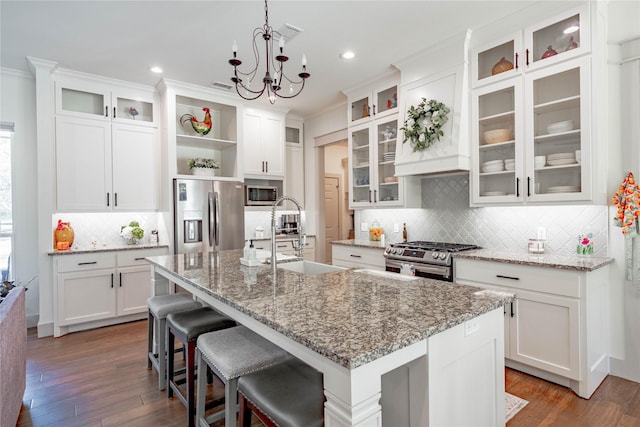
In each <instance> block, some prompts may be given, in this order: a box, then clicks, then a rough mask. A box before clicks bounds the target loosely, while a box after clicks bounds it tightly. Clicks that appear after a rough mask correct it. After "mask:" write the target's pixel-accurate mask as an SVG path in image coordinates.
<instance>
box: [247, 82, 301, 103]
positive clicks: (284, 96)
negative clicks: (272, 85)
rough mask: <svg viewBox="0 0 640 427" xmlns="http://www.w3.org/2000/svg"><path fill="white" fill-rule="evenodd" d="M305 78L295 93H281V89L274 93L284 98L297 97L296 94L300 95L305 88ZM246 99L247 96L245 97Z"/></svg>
mask: <svg viewBox="0 0 640 427" xmlns="http://www.w3.org/2000/svg"><path fill="white" fill-rule="evenodd" d="M304 82H305V81H304V80H302V84H301V85H300V88H299V89H298V91H297V92H296V93H294V94H293V95H280V94H279V93H278V92H279V91H274V92H273V94H274V95H275V96H277V97H278V98H283V99H290V98H295V97H296V96H298V95H300V92H302V89H304ZM245 99H246V98H245Z"/></svg>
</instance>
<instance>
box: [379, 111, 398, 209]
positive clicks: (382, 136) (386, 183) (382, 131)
mask: <svg viewBox="0 0 640 427" xmlns="http://www.w3.org/2000/svg"><path fill="white" fill-rule="evenodd" d="M397 135H398V120H397V119H393V120H387V121H382V122H379V121H376V127H375V136H376V140H377V144H376V147H377V162H378V168H377V174H376V175H377V178H376V182H377V184H378V185H377V189H375V188H374V201H376V202H380V203H382V204H384V203H385V202H391V203H390V204H392V202H397V201H398V197H399V194H400V192H399V189H398V186H399V184H398V181H399V179H398V177H397V176H394V175H395V173H396V168H395V166H394V165H393V164H394V162H395V160H396V142H397ZM376 193H377V194H376Z"/></svg>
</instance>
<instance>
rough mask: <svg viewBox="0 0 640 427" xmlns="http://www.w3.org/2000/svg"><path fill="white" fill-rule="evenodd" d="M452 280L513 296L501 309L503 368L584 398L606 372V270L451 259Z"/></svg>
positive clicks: (607, 367) (605, 268)
mask: <svg viewBox="0 0 640 427" xmlns="http://www.w3.org/2000/svg"><path fill="white" fill-rule="evenodd" d="M454 271H455V282H456V283H460V284H465V285H472V286H479V287H482V288H485V289H492V290H496V291H503V292H509V293H513V294H515V295H516V299H515V301H514V302H513V303H512V304H511V305H507V306H505V310H504V314H505V358H506V359H507V360H506V365H507V366H511V367H513V368H515V369H518V370H522V371H524V372H527V373H529V374H532V375H535V376H538V377H541V378H544V379H547V380H549V381H553V382H556V383H559V384H562V385H565V386H567V387H570V388H571V389H573V390H574V391H575V392H576V394H578V395H579V396H581V397H584V398H589V397H590V396H591V394H592V393H593V392H594V391H595V389H596V388H597V387H598V385H600V383H601V382H602V380H604V378H605V377H606V375H607V374H608V372H609V359H608V344H607V343H608V340H607V336H606V332H605V331H606V330H607V325H608V320H607V313H608V308H607V307H608V287H607V282H608V268H607V267H602V268H600V269H598V270H594V271H579V270H565V269H555V268H546V267H532V266H523V265H516V264H508V263H500V262H492V261H481V260H470V259H456V260H455V267H454Z"/></svg>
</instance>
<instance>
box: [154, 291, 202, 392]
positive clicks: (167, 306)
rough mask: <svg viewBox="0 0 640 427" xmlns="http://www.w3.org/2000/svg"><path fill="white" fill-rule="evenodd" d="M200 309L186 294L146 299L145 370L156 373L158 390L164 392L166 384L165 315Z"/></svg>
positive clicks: (198, 304) (197, 303) (200, 305)
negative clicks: (147, 313) (155, 348)
mask: <svg viewBox="0 0 640 427" xmlns="http://www.w3.org/2000/svg"><path fill="white" fill-rule="evenodd" d="M200 307H202V304H201V303H199V302H198V301H194V300H193V297H192V296H191V295H190V294H187V293H176V294H169V295H158V296H154V297H149V298H148V299H147V308H148V309H149V320H148V337H147V352H148V361H147V369H151V368H152V367H153V368H155V370H156V371H158V388H159V389H160V390H164V389H165V387H166V384H167V359H166V357H165V352H166V337H167V331H166V329H167V328H166V324H167V315H168V314H169V313H176V312H179V311H185V310H193V309H194V308H200ZM154 338H155V342H156V345H157V350H158V353H157V354H156V353H154V352H153V341H154Z"/></svg>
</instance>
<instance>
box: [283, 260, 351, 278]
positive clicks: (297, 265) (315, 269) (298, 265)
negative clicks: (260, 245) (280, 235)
mask: <svg viewBox="0 0 640 427" xmlns="http://www.w3.org/2000/svg"><path fill="white" fill-rule="evenodd" d="M278 268H281V269H283V270H290V271H295V272H296V273H302V274H308V275H310V276H314V275H317V274H324V273H331V272H333V271H340V270H346V269H345V268H344V267H337V266H335V265H328V264H322V263H320V262H313V261H293V262H283V263H281V264H278Z"/></svg>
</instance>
